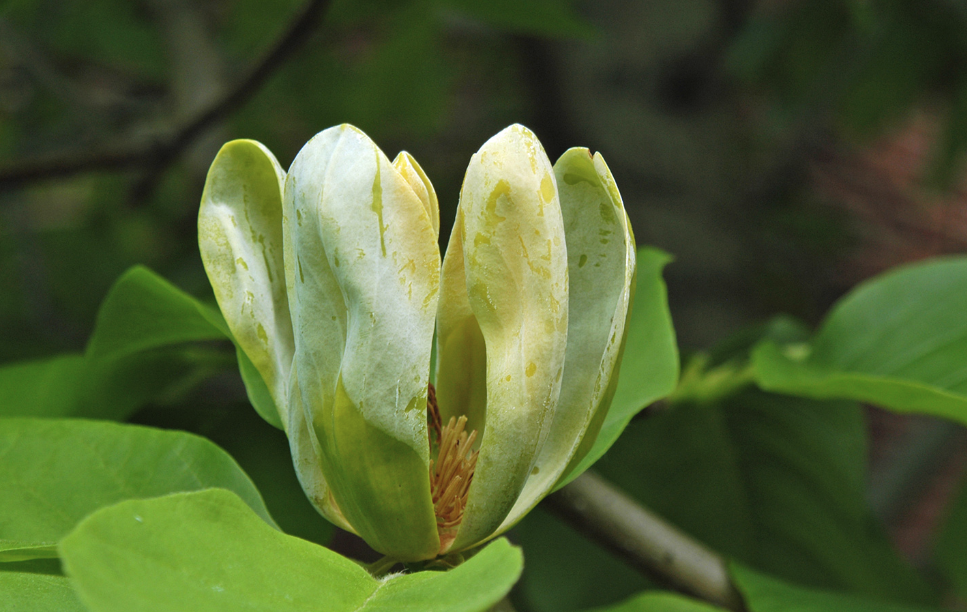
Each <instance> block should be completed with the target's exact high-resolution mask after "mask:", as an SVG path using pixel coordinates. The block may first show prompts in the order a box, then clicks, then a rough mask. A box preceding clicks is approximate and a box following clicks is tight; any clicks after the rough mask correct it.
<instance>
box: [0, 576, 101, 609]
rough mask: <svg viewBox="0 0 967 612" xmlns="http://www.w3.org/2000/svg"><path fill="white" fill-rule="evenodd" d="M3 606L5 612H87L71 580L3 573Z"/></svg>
mask: <svg viewBox="0 0 967 612" xmlns="http://www.w3.org/2000/svg"><path fill="white" fill-rule="evenodd" d="M2 569H3V568H2V566H0V570H2ZM0 604H2V605H3V610H4V612H54V611H56V612H87V608H86V607H84V605H83V604H82V603H81V602H80V600H79V599H78V598H77V595H76V594H75V593H74V589H73V587H72V586H71V584H70V580H68V579H67V578H65V577H64V576H57V575H51V574H42V573H35V572H27V571H13V572H11V571H0Z"/></svg>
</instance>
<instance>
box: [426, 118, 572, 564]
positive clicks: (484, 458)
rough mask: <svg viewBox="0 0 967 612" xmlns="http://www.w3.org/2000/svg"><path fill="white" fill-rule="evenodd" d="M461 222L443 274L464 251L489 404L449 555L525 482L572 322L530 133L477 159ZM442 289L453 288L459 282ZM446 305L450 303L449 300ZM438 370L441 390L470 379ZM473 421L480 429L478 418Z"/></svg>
mask: <svg viewBox="0 0 967 612" xmlns="http://www.w3.org/2000/svg"><path fill="white" fill-rule="evenodd" d="M460 213H461V214H462V220H461V223H462V234H461V237H460V238H461V241H460V242H459V243H458V242H454V243H453V244H451V245H450V246H449V247H448V252H447V260H448V261H447V262H446V263H444V274H445V275H451V274H452V275H454V276H457V277H458V276H459V274H460V269H459V268H460V266H458V265H457V263H456V262H457V259H458V257H459V256H458V254H457V251H455V250H454V249H461V250H462V256H463V260H464V262H463V263H464V265H463V266H462V267H463V273H464V275H465V283H466V296H467V303H468V304H469V307H470V310H471V311H472V313H473V316H474V318H475V319H476V323H477V325H479V332H480V334H481V335H482V337H483V340H484V343H485V345H486V348H485V351H486V381H487V389H486V391H487V399H486V408H485V410H486V424H485V426H483V427H482V432H481V433H482V436H483V438H482V441H481V444H480V456H479V459H478V462H477V468H476V472H475V474H474V479H473V484H472V486H471V488H470V496H469V501H468V504H467V508H466V512H465V514H464V517H463V523H462V524H461V526H460V531H459V532H458V535H457V539H456V541H455V542H454V545H453V547H454V549H459V548H463V547H466V546H470V545H472V544H473V543H475V542H479V541H481V540H482V539H484V538H486V537H488V536H489V535H490V534H491V533H493V532H494V531H495V530H496V529H497V528H498V527H499V526H500V524H501V522H502V521H503V520H504V518H505V517H506V516H507V514H508V513H509V512H510V510H511V508H512V507H513V505H514V502H515V501H516V500H517V497H518V495H519V494H520V492H521V490H522V488H523V486H524V483H525V481H526V480H527V477H528V476H529V475H530V472H531V469H532V468H533V463H534V460H535V458H536V456H537V452H538V451H539V450H540V448H541V445H542V443H543V441H544V439H545V437H546V435H547V431H548V428H549V426H550V424H551V419H552V417H553V412H554V408H555V406H556V405H557V399H558V394H559V391H560V384H561V375H562V372H563V369H564V353H565V347H566V343H567V321H568V318H567V317H568V315H567V313H568V277H567V247H566V245H565V239H564V225H563V221H562V218H561V208H560V203H559V201H558V196H557V189H556V187H555V178H554V172H553V168H552V167H551V164H550V161H549V160H548V159H547V155H546V154H545V153H544V150H543V148H542V147H541V145H540V142H538V140H537V138H536V137H535V136H534V134H533V133H532V132H530V131H529V130H528V129H527V128H525V127H523V126H520V125H513V126H510V127H509V128H507V129H505V130H503V131H502V132H500V133H499V134H497V135H496V136H494V137H493V138H491V139H490V140H489V141H488V142H487V143H486V144H484V146H483V147H482V148H481V149H480V151H478V152H477V154H475V155H474V156H473V159H471V161H470V166H469V168H468V169H467V176H466V178H465V179H464V184H463V189H462V193H461V200H460ZM451 257H453V258H454V259H453V264H452V265H451V262H450V261H449V260H450V258H451ZM443 284H444V286H445V287H447V286H451V284H452V287H454V288H458V287H459V285H460V280H459V279H458V278H453V279H450V278H447V279H445V280H444V281H443ZM443 299H444V300H448V299H450V293H449V291H448V292H447V293H446V294H445V295H444V297H443ZM462 308H464V306H462V305H460V304H454V305H451V304H443V305H441V309H440V311H441V314H440V316H439V321H440V325H439V327H440V330H439V335H440V338H441V346H442V345H443V343H444V342H447V341H448V340H449V339H450V338H453V337H455V336H456V332H455V331H454V330H453V328H452V323H449V322H448V321H457V320H460V317H457V316H453V313H451V312H450V310H451V309H453V310H456V311H459V310H460V309H462ZM463 320H466V318H465V317H464V318H463ZM472 335H473V334H472V333H468V334H465V336H467V337H468V338H469V337H472ZM451 350H453V351H454V352H459V351H457V350H456V349H451ZM467 350H468V351H473V350H476V349H474V348H473V347H472V346H470V347H468V349H467ZM440 361H441V369H439V370H438V372H439V378H438V381H439V383H440V386H441V387H445V386H446V384H452V383H447V382H446V381H445V380H444V378H447V377H451V376H452V377H457V378H460V377H467V376H470V375H472V373H470V372H463V373H461V372H459V371H453V370H452V369H447V367H446V363H444V362H445V357H444V355H443V351H441V358H440ZM453 386H454V387H458V388H459V387H460V386H461V385H459V384H455V385H453ZM463 386H464V387H466V385H463ZM438 400H439V401H440V404H441V406H440V407H441V412H446V413H457V412H460V411H461V406H456V405H447V406H445V405H444V402H448V401H449V400H448V398H447V397H445V396H442V397H441V396H438ZM472 421H476V422H472V423H471V424H470V425H471V426H472V427H475V428H477V429H478V430H479V429H481V426H482V425H483V424H481V423H480V422H479V417H476V418H474V419H472Z"/></svg>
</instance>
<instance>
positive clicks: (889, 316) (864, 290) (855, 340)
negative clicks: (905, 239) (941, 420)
mask: <svg viewBox="0 0 967 612" xmlns="http://www.w3.org/2000/svg"><path fill="white" fill-rule="evenodd" d="M965 312H967V258H964V257H949V258H942V259H935V260H931V261H928V262H925V263H919V264H915V265H910V266H904V267H901V268H898V269H896V270H893V271H891V272H888V273H886V274H883V275H881V276H878V277H876V278H874V279H872V280H871V281H868V282H866V283H863V284H862V285H860V286H859V287H858V288H857V289H855V290H854V291H852V292H851V293H850V294H849V295H847V296H846V297H845V298H843V299H842V300H841V301H840V302H839V303H837V304H836V306H834V307H833V309H832V311H831V312H830V314H829V316H828V317H827V319H826V321H825V322H824V323H823V325H822V327H821V328H820V330H819V332H818V333H817V334H816V336H815V337H814V338H813V340H812V342H811V343H810V344H809V345H806V346H800V347H786V348H785V349H780V348H779V347H778V346H777V345H775V344H773V343H771V342H765V343H763V344H762V345H760V346H759V347H758V348H757V349H756V350H755V352H754V354H753V363H754V365H755V369H756V379H757V382H758V383H759V385H760V386H761V387H762V388H763V389H766V390H769V391H776V392H780V393H788V394H792V395H801V396H804V397H813V398H847V399H854V400H859V401H862V402H867V403H870V404H875V405H878V406H883V407H884V408H890V409H893V410H898V411H910V412H924V413H927V414H933V415H936V416H941V417H945V418H949V419H953V420H956V421H960V422H962V423H967V317H965V316H964V313H965Z"/></svg>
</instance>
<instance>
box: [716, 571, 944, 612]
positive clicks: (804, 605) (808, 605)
mask: <svg viewBox="0 0 967 612" xmlns="http://www.w3.org/2000/svg"><path fill="white" fill-rule="evenodd" d="M732 577H733V579H734V580H735V583H736V586H738V588H739V591H740V592H741V593H742V595H743V597H744V598H745V603H746V606H747V607H748V609H749V612H937V610H936V609H932V608H920V607H910V606H904V605H897V604H893V603H888V602H884V601H882V600H881V599H878V598H875V596H874V597H873V598H870V599H864V598H862V597H856V596H853V595H845V594H842V593H831V592H828V591H819V590H815V589H810V588H804V587H801V586H795V585H792V584H789V583H786V582H783V581H781V580H777V579H776V578H773V577H771V576H766V575H765V574H760V573H758V572H756V571H753V570H750V569H748V568H745V567H742V566H740V565H733V567H732Z"/></svg>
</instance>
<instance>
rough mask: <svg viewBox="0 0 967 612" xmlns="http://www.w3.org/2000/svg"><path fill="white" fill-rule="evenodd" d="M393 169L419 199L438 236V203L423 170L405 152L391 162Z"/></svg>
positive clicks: (431, 184)
mask: <svg viewBox="0 0 967 612" xmlns="http://www.w3.org/2000/svg"><path fill="white" fill-rule="evenodd" d="M393 167H394V168H396V171H397V172H399V173H400V176H402V177H403V178H404V179H405V180H406V182H407V183H409V185H410V187H412V188H413V191H414V192H415V193H416V195H417V197H418V198H420V202H421V203H422V204H423V208H424V209H426V214H427V215H428V216H429V217H430V222H431V223H432V224H433V231H434V233H436V234H437V235H439V234H440V202H439V200H437V196H436V190H434V189H433V183H431V182H430V179H429V178H427V176H426V173H425V172H423V168H421V167H420V164H418V163H416V159H415V158H414V157H413V156H412V155H410V154H409V153H407V152H406V151H400V153H399V155H397V156H396V159H394V160H393Z"/></svg>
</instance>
